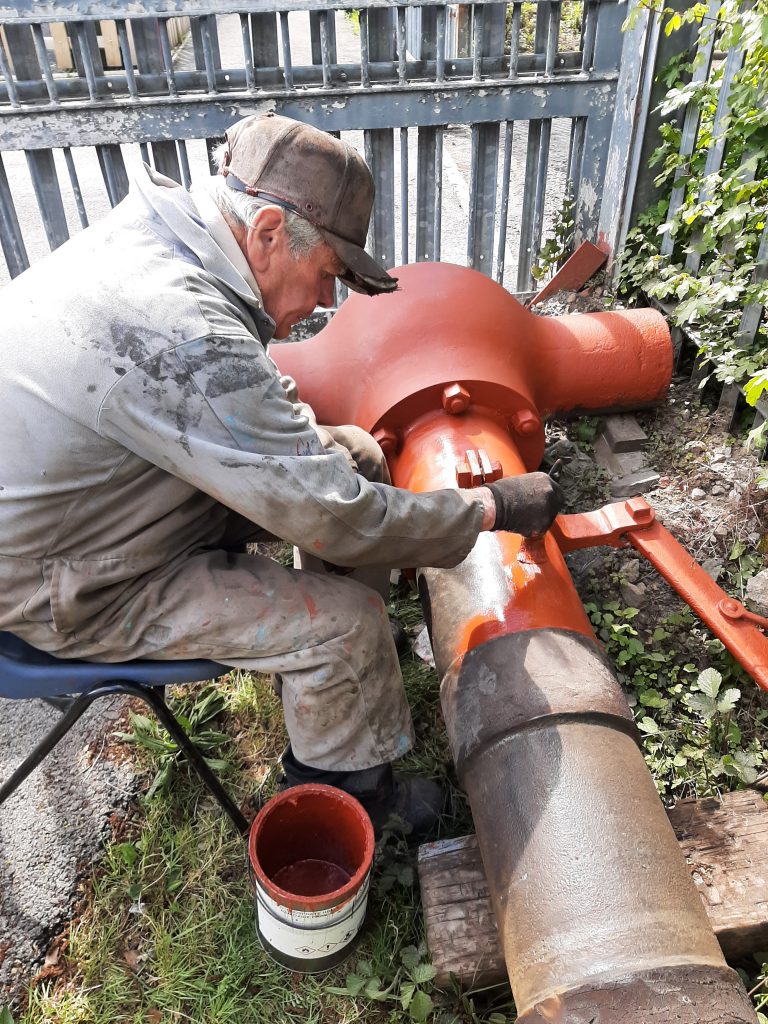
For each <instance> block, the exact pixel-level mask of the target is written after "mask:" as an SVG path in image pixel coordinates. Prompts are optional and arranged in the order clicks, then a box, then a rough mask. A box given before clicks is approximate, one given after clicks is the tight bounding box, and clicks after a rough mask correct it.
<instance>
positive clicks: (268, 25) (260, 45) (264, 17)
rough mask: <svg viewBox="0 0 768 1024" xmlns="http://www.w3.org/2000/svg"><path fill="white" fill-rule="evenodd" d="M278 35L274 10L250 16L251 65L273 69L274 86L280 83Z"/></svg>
mask: <svg viewBox="0 0 768 1024" xmlns="http://www.w3.org/2000/svg"><path fill="white" fill-rule="evenodd" d="M264 6H266V5H264ZM278 34H279V33H278V28H277V16H276V14H275V12H274V10H272V11H268V12H267V13H264V14H252V15H251V44H252V46H253V63H254V65H255V66H256V67H257V68H274V69H275V77H274V82H275V85H279V84H280V83H281V81H282V73H281V72H280V70H279V64H280V53H279V50H280V47H279V44H278Z"/></svg>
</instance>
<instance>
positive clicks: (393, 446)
mask: <svg viewBox="0 0 768 1024" xmlns="http://www.w3.org/2000/svg"><path fill="white" fill-rule="evenodd" d="M373 439H374V441H376V443H377V444H378V446H379V448H381V450H382V451H383V452H384V455H385V456H386V457H387V458H389V457H390V456H391V455H397V449H398V448H399V447H400V436H399V434H398V433H397V431H396V430H388V429H387V428H386V427H382V428H381V429H379V430H377V431H376V432H375V433H374V435H373Z"/></svg>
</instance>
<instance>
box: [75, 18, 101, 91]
mask: <svg viewBox="0 0 768 1024" xmlns="http://www.w3.org/2000/svg"><path fill="white" fill-rule="evenodd" d="M75 32H76V34H77V45H78V46H79V48H80V58H81V60H82V62H83V70H84V71H85V80H86V82H87V83H88V95H89V96H90V97H91V99H92V100H96V99H98V87H97V85H96V72H95V71H94V68H93V56H92V54H91V47H90V42H89V40H88V36H87V34H86V27H85V24H84V23H83V22H82V21H76V22H75Z"/></svg>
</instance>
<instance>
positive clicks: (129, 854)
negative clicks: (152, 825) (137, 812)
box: [0, 843, 139, 1024]
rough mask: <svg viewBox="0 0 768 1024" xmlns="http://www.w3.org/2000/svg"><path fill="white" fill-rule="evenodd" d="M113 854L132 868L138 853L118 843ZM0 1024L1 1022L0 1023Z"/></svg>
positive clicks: (129, 846) (127, 845)
mask: <svg viewBox="0 0 768 1024" xmlns="http://www.w3.org/2000/svg"><path fill="white" fill-rule="evenodd" d="M113 849H114V851H115V853H116V854H117V855H118V857H119V858H120V859H121V860H122V862H123V863H124V864H125V865H126V866H127V867H129V868H132V867H133V865H134V864H135V863H136V861H137V860H138V859H139V851H138V850H137V849H136V847H135V846H134V845H133V843H118V844H117V845H116V846H115V847H113ZM0 1024H1V1021H0Z"/></svg>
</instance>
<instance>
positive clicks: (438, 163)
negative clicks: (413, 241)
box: [432, 126, 443, 260]
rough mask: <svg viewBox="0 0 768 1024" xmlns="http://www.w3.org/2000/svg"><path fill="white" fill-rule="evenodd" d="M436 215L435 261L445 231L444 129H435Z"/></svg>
mask: <svg viewBox="0 0 768 1024" xmlns="http://www.w3.org/2000/svg"><path fill="white" fill-rule="evenodd" d="M435 132H436V135H435V214H434V233H433V236H432V252H433V254H434V259H435V260H439V259H440V249H441V242H442V230H443V128H442V126H440V127H438V128H436V129H435Z"/></svg>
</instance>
